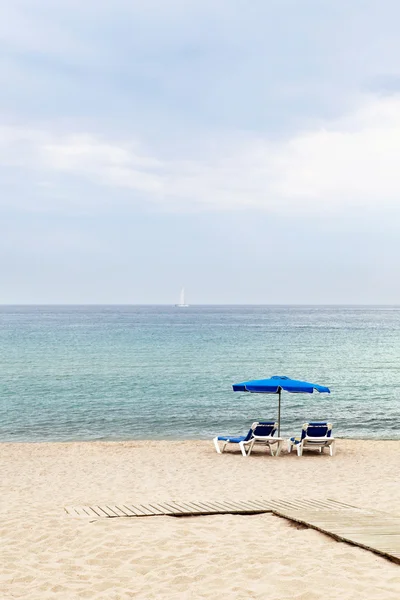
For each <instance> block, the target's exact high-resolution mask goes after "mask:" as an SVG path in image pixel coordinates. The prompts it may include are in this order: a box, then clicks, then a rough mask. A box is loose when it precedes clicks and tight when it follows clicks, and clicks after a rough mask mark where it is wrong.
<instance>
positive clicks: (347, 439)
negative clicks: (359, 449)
mask: <svg viewBox="0 0 400 600" xmlns="http://www.w3.org/2000/svg"><path fill="white" fill-rule="evenodd" d="M215 435H217V434H215ZM235 435H236V434H235ZM237 435H240V434H237ZM293 435H294V434H293ZM281 437H283V439H284V440H285V441H286V440H289V438H290V437H292V436H287V437H286V436H281ZM334 438H335V440H337V441H339V442H371V443H373V442H400V436H399V437H396V438H388V437H359V438H358V437H338V436H336V435H335V436H334ZM146 442H151V443H172V444H173V443H179V442H192V443H196V442H198V443H201V442H211V443H212V438H121V439H71V440H12V441H10V440H0V446H1V445H3V444H4V445H6V444H129V443H146Z"/></svg>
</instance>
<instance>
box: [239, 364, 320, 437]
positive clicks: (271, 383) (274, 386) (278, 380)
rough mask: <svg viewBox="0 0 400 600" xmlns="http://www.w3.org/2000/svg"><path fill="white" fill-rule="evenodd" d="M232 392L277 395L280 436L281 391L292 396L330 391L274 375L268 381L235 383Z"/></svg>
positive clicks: (279, 430)
mask: <svg viewBox="0 0 400 600" xmlns="http://www.w3.org/2000/svg"><path fill="white" fill-rule="evenodd" d="M232 387H233V391H234V392H251V393H253V394H278V398H279V400H278V435H280V434H281V393H282V390H285V391H286V392H290V393H292V394H312V393H313V392H314V390H316V391H317V392H326V393H328V394H330V392H331V391H330V389H329V388H328V387H326V386H324V385H318V384H316V383H309V382H308V381H297V380H296V379H290V378H289V377H284V376H279V375H274V376H273V377H271V378H270V379H253V380H252V381H243V382H242V383H235V384H234V385H233V386H232Z"/></svg>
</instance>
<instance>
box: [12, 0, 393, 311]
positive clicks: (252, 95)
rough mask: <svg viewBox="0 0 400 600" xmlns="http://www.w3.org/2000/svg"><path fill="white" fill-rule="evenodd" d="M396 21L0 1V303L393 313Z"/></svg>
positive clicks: (253, 0) (198, 6)
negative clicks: (379, 308)
mask: <svg viewBox="0 0 400 600" xmlns="http://www.w3.org/2000/svg"><path fill="white" fill-rule="evenodd" d="M399 22H400V3H399V2H397V1H396V0H379V1H378V0H352V1H351V2H348V0H303V1H302V2H299V1H298V0H246V1H245V0H218V1H216V0H140V1H139V0H112V1H111V0H84V1H82V0H57V2H55V1H54V0H13V1H12V2H10V1H9V0H0V89H1V93H0V227H1V231H0V267H1V286H0V289H1V295H0V302H1V303H129V304H130V303H132V304H140V303H154V304H158V303H161V304H163V303H165V304H168V303H174V302H176V301H177V300H178V297H179V290H180V287H181V285H185V287H186V290H187V300H188V301H189V302H191V303H194V304H201V303H233V304H235V303H237V304H240V303H249V304H251V303H258V304H270V303H285V304H296V303H388V304H390V303H393V304H396V303H399V302H400V268H399V257H400V93H399V92H400V36H399V34H398V24H399Z"/></svg>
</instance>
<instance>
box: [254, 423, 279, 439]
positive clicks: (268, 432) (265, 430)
mask: <svg viewBox="0 0 400 600" xmlns="http://www.w3.org/2000/svg"><path fill="white" fill-rule="evenodd" d="M254 425H255V427H254V429H253V433H254V435H257V436H273V435H274V433H275V431H276V430H277V429H278V424H277V423H275V421H260V422H259V423H253V426H254Z"/></svg>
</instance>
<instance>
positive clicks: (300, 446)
mask: <svg viewBox="0 0 400 600" xmlns="http://www.w3.org/2000/svg"><path fill="white" fill-rule="evenodd" d="M297 456H303V444H297Z"/></svg>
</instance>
